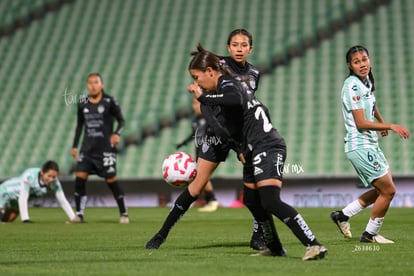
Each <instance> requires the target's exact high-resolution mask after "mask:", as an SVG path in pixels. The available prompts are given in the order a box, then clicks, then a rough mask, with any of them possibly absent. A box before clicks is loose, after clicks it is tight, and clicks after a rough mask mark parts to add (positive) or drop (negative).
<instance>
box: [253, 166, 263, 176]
mask: <svg viewBox="0 0 414 276" xmlns="http://www.w3.org/2000/svg"><path fill="white" fill-rule="evenodd" d="M261 173H263V170H262V169H261V168H259V167H256V166H254V173H253V174H254V175H258V174H261Z"/></svg>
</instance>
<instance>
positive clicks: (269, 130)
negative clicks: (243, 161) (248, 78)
mask: <svg viewBox="0 0 414 276" xmlns="http://www.w3.org/2000/svg"><path fill="white" fill-rule="evenodd" d="M199 101H200V102H201V103H202V104H205V105H213V106H219V107H221V114H222V116H223V117H224V122H225V128H226V129H227V130H228V131H229V133H230V135H231V137H232V138H233V139H235V140H237V141H239V142H240V143H241V144H242V145H243V150H244V151H245V153H248V152H251V153H252V154H253V155H254V154H255V153H257V152H259V151H263V150H266V149H269V148H270V147H283V148H285V147H286V145H285V141H284V139H283V138H282V136H281V135H280V134H279V133H278V131H277V130H276V129H275V128H273V125H272V122H271V120H270V116H269V112H268V109H267V107H266V106H265V105H263V104H262V103H261V102H260V101H259V100H258V99H257V98H256V97H255V96H254V94H253V93H252V92H251V91H249V90H248V89H247V90H246V88H245V87H244V86H243V85H242V84H241V83H240V82H239V81H238V80H236V79H235V78H233V77H230V76H227V75H223V76H221V77H220V78H219V81H218V86H217V90H216V92H215V93H213V94H203V95H201V96H200V98H199Z"/></svg>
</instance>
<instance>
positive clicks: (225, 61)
mask: <svg viewBox="0 0 414 276" xmlns="http://www.w3.org/2000/svg"><path fill="white" fill-rule="evenodd" d="M220 64H221V66H222V68H223V69H229V70H230V71H231V72H232V76H233V77H234V78H235V79H237V80H239V81H240V82H241V83H242V85H243V86H246V88H248V89H249V90H251V91H253V93H255V92H256V90H257V88H258V87H259V80H260V72H259V69H257V68H256V67H255V66H253V65H252V64H250V63H248V62H246V63H245V64H244V66H242V65H240V64H239V63H237V62H236V61H234V59H232V58H231V57H223V58H222V59H220Z"/></svg>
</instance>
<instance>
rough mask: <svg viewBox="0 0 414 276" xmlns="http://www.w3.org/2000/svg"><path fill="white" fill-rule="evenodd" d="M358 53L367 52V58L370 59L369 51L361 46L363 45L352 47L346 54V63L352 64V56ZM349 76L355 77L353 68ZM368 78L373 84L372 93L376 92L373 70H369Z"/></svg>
mask: <svg viewBox="0 0 414 276" xmlns="http://www.w3.org/2000/svg"><path fill="white" fill-rule="evenodd" d="M357 52H365V53H366V54H367V56H368V57H369V53H368V50H367V48H365V47H364V46H361V45H356V46H352V47H351V48H349V50H348V51H347V52H346V56H345V58H346V63H350V62H351V60H352V55H353V54H355V53H357ZM349 75H350V76H351V75H354V76H355V73H354V71H352V69H351V68H349ZM368 77H369V80H370V82H371V84H372V88H371V91H372V92H374V90H375V84H374V83H375V80H374V75H373V74H372V68H370V69H369V74H368Z"/></svg>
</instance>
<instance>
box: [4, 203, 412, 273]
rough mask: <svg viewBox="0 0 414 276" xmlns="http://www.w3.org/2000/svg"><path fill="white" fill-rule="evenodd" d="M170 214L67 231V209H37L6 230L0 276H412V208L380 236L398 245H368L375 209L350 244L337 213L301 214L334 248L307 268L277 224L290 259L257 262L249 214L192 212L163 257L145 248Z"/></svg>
mask: <svg viewBox="0 0 414 276" xmlns="http://www.w3.org/2000/svg"><path fill="white" fill-rule="evenodd" d="M168 211H169V209H168V208H131V209H130V210H129V213H130V218H131V223H130V224H129V225H120V224H118V214H117V211H116V209H114V208H89V209H87V210H86V219H87V223H85V224H77V225H67V224H65V223H64V220H65V215H64V213H63V211H62V210H61V209H53V208H50V209H40V208H31V209H30V215H31V219H32V220H33V221H35V223H33V224H23V223H21V222H20V221H16V222H14V223H9V224H0V233H1V241H0V275H221V276H222V275H414V265H413V257H414V254H413V253H412V252H413V246H414V232H413V229H414V228H413V227H414V216H413V213H414V209H411V208H406V209H405V208H401V209H390V210H389V212H388V214H387V217H386V219H385V222H384V226H383V228H382V231H381V234H382V235H384V236H385V237H387V238H390V239H394V240H395V241H396V243H395V244H386V245H376V244H362V243H359V242H358V237H359V235H360V234H361V233H362V231H363V229H364V227H365V224H366V222H367V219H368V216H369V210H365V211H364V212H363V213H361V214H359V215H358V216H356V217H354V218H353V219H352V220H351V230H352V232H353V234H354V238H353V239H352V240H345V239H343V238H342V236H341V235H340V234H339V232H338V230H337V228H336V226H335V225H334V224H333V223H332V222H331V221H330V219H329V213H330V211H331V209H323V208H306V209H299V211H300V212H301V214H302V215H303V217H304V218H305V219H306V220H307V222H308V224H309V225H310V227H311V228H312V230H313V232H314V234H316V236H317V238H318V239H319V240H320V242H322V243H323V244H324V245H325V246H326V247H327V248H328V249H329V254H328V256H327V257H326V258H325V259H323V260H318V261H309V262H303V261H302V260H301V257H302V256H303V254H304V252H305V247H303V246H302V245H301V244H300V243H299V242H298V240H296V238H295V237H294V236H293V234H292V233H291V232H290V230H289V229H288V228H287V227H286V226H285V225H283V224H282V223H281V222H280V221H278V220H275V222H276V226H277V228H278V232H279V235H280V237H281V239H282V242H283V244H284V247H285V248H286V249H287V251H288V257H286V258H285V257H252V256H250V254H252V253H254V251H253V250H251V249H250V248H249V246H248V242H249V240H250V236H251V231H252V219H251V216H250V214H249V212H248V211H247V209H245V208H242V209H225V208H222V209H219V210H218V211H217V212H214V213H200V212H198V211H197V210H196V209H195V208H192V209H190V210H189V211H188V212H187V214H186V215H185V216H184V217H183V218H182V219H181V221H180V222H179V223H178V224H177V225H175V227H174V228H173V230H172V231H171V233H170V236H169V237H168V239H167V241H166V242H165V243H164V244H163V245H162V246H161V248H160V249H158V250H146V249H144V244H145V243H146V242H147V241H148V240H149V239H150V238H151V237H152V235H153V234H154V233H155V232H156V231H157V230H158V229H159V227H160V226H161V223H162V222H163V220H164V218H165V217H166V216H167V214H168Z"/></svg>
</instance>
